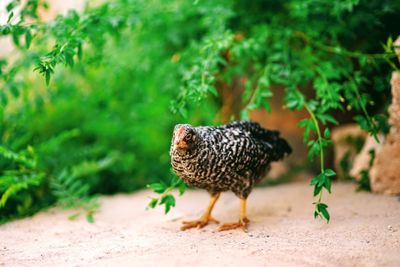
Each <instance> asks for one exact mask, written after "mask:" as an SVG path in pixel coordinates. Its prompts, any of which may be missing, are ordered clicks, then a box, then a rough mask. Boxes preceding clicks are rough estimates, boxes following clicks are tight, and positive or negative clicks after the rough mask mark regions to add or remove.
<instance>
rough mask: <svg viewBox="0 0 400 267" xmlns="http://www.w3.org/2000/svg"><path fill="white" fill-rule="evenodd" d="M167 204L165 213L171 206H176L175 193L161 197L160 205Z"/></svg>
mask: <svg viewBox="0 0 400 267" xmlns="http://www.w3.org/2000/svg"><path fill="white" fill-rule="evenodd" d="M162 204H164V205H165V214H167V213H168V212H169V211H170V210H171V207H175V197H174V196H173V195H165V196H163V197H162V198H161V201H160V205H162Z"/></svg>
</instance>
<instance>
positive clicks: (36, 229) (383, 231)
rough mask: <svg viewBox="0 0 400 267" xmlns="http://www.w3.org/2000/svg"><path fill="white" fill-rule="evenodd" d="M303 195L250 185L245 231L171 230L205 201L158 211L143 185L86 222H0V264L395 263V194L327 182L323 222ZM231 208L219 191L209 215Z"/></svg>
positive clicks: (305, 191) (399, 212) (193, 196)
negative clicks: (150, 205)
mask: <svg viewBox="0 0 400 267" xmlns="http://www.w3.org/2000/svg"><path fill="white" fill-rule="evenodd" d="M311 191H312V188H311V187H310V186H309V185H308V184H307V182H296V183H290V184H285V185H279V186H275V187H268V188H259V189H256V190H255V191H254V192H253V193H252V194H251V195H250V198H249V201H248V202H249V207H248V213H249V218H250V219H251V224H250V227H249V232H248V233H244V232H241V231H230V232H217V231H216V225H208V226H206V227H205V228H203V229H201V230H197V229H195V230H188V231H185V232H182V231H180V230H179V227H180V221H181V220H182V219H191V218H196V217H198V216H199V215H200V214H201V211H202V210H203V209H204V208H205V206H206V205H207V202H208V195H207V193H206V192H203V191H189V192H187V193H186V194H185V195H184V196H183V197H181V198H179V199H178V202H177V207H176V208H174V209H173V210H172V212H171V213H170V214H169V215H167V216H164V215H163V211H162V210H151V211H145V210H144V207H145V206H146V203H147V202H148V198H147V196H149V195H150V192H148V191H142V192H139V193H136V194H131V195H117V196H114V197H103V198H102V199H101V202H102V208H101V211H100V213H98V214H97V216H96V217H95V219H96V220H95V222H94V223H93V224H89V223H87V222H86V221H85V219H84V218H82V219H78V220H75V221H70V220H68V219H67V217H68V215H70V214H71V213H72V211H60V210H57V209H51V210H49V211H45V212H42V213H39V214H37V215H35V216H34V217H32V218H27V219H23V220H19V221H14V222H11V223H8V224H6V225H2V226H0V266H89V265H92V264H96V266H154V265H162V266H246V265H247V266H400V201H399V198H398V197H388V196H381V195H373V194H369V193H354V185H352V184H334V185H333V194H332V195H330V196H326V199H327V203H328V204H329V206H330V212H331V215H332V218H333V219H332V221H331V222H330V223H329V224H326V223H324V222H322V221H320V220H314V219H313V217H312V208H313V207H312V205H311V203H312V198H311V193H312V192H311ZM238 206H239V201H238V200H237V198H236V197H235V196H234V195H232V194H230V193H225V194H223V195H222V196H221V198H220V200H219V202H218V203H217V205H216V208H215V211H214V216H215V217H216V218H217V219H219V220H220V221H222V222H229V221H235V220H236V219H237V216H238V212H239V207H238Z"/></svg>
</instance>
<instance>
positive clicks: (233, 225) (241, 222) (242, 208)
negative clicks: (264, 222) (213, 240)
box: [218, 198, 250, 232]
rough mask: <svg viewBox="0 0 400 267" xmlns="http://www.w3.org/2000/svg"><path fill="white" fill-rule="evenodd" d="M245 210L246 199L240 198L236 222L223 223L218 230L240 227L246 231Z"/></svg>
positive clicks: (247, 220) (247, 222) (247, 221)
mask: <svg viewBox="0 0 400 267" xmlns="http://www.w3.org/2000/svg"><path fill="white" fill-rule="evenodd" d="M246 214H247V211H246V199H245V198H240V219H239V222H237V223H225V224H223V225H221V226H220V227H219V228H218V231H226V230H232V229H237V228H241V229H242V230H243V231H244V232H247V226H248V224H249V222H250V221H249V219H247V216H246Z"/></svg>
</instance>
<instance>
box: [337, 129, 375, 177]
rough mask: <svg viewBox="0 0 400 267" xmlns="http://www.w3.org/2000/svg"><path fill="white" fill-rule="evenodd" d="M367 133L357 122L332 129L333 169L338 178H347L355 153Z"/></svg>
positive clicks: (359, 148)
mask: <svg viewBox="0 0 400 267" xmlns="http://www.w3.org/2000/svg"><path fill="white" fill-rule="evenodd" d="M367 136H368V134H367V133H366V132H365V131H363V130H361V129H360V127H359V126H358V125H357V124H348V125H345V126H340V127H336V128H334V129H333V130H332V141H333V144H334V145H333V148H334V162H335V170H336V172H337V174H338V176H339V177H340V178H347V177H348V174H349V171H350V168H351V165H353V164H352V163H353V161H354V159H355V157H356V154H357V153H358V152H359V151H360V150H361V147H362V145H363V143H364V140H365V139H366V137H367Z"/></svg>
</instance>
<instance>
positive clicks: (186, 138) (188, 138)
mask: <svg viewBox="0 0 400 267" xmlns="http://www.w3.org/2000/svg"><path fill="white" fill-rule="evenodd" d="M191 139H192V135H191V134H188V135H186V136H185V138H184V140H185V141H190V140H191Z"/></svg>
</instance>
